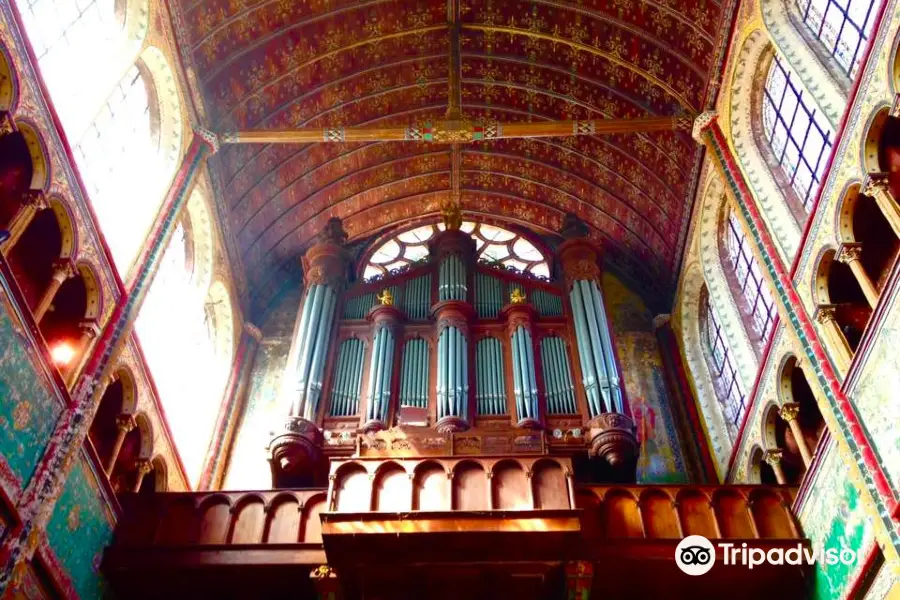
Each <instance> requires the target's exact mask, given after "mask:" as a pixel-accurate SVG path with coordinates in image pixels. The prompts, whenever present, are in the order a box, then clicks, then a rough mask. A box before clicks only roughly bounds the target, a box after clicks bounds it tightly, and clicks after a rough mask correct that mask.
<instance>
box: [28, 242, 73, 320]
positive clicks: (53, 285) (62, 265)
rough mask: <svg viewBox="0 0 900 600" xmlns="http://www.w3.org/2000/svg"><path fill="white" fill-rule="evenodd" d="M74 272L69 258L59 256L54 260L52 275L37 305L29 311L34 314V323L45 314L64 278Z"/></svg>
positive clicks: (66, 278)
mask: <svg viewBox="0 0 900 600" xmlns="http://www.w3.org/2000/svg"><path fill="white" fill-rule="evenodd" d="M75 273H77V270H76V269H75V263H74V262H72V259H71V258H59V259H57V260H56V261H54V263H53V276H52V277H51V278H50V283H49V284H48V285H47V289H46V290H44V295H43V296H41V301H40V302H38V305H37V307H36V308H35V309H34V311H33V312H32V313H31V314H32V315H33V316H34V322H35V323H37V324H38V325H40V323H41V320H43V318H44V315H45V314H47V309H49V308H50V305H51V304H52V303H53V299H54V298H55V297H56V292H58V291H59V288H61V287H62V284H63V283H65V282H66V280H68V279H71V278H72V277H75Z"/></svg>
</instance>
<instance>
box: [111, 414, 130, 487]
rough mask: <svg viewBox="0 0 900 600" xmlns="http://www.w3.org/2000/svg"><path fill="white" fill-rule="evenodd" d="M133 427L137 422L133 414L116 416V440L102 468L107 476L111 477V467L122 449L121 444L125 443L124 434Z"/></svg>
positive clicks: (112, 467)
mask: <svg viewBox="0 0 900 600" xmlns="http://www.w3.org/2000/svg"><path fill="white" fill-rule="evenodd" d="M135 427H137V422H136V421H135V420H134V415H125V414H122V415H119V416H118V417H116V430H117V432H116V441H115V443H114V444H113V447H112V451H111V452H110V453H109V459H108V460H107V461H106V466H105V467H104V470H105V471H106V476H107V477H112V473H113V469H114V468H115V466H116V460H118V458H119V452H121V451H122V444H124V443H125V436H126V435H128V434H129V433H130V432H131V431H132V430H133V429H134V428H135Z"/></svg>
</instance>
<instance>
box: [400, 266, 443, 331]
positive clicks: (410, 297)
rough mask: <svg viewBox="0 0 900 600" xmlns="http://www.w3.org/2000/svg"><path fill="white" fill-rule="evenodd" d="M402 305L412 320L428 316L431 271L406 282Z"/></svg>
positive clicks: (419, 319)
mask: <svg viewBox="0 0 900 600" xmlns="http://www.w3.org/2000/svg"><path fill="white" fill-rule="evenodd" d="M439 275H440V273H439ZM402 306H403V311H404V312H405V313H406V316H407V317H409V318H410V319H412V320H414V321H421V320H423V319H427V318H428V312H429V310H430V309H431V273H427V274H425V275H422V276H420V277H416V278H415V279H411V280H409V282H407V284H406V289H405V290H404V292H403V301H402Z"/></svg>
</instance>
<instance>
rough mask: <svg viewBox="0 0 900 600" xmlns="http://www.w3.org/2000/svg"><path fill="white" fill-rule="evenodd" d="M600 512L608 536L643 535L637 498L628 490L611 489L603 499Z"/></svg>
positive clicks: (628, 536)
mask: <svg viewBox="0 0 900 600" xmlns="http://www.w3.org/2000/svg"><path fill="white" fill-rule="evenodd" d="M601 514H602V515H603V529H604V531H605V532H606V537H608V538H641V537H644V532H643V528H642V527H641V514H640V511H639V510H638V505H637V500H635V498H634V496H632V495H631V494H630V493H628V492H624V491H617V490H613V491H610V492H608V493H607V494H606V497H605V498H604V499H603V505H602V510H601Z"/></svg>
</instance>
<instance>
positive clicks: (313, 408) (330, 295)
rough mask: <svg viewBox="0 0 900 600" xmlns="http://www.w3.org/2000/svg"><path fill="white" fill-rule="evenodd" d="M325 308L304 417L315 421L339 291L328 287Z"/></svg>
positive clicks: (319, 329) (317, 336) (314, 355)
mask: <svg viewBox="0 0 900 600" xmlns="http://www.w3.org/2000/svg"><path fill="white" fill-rule="evenodd" d="M326 290H327V291H326V292H325V293H326V297H325V308H324V309H323V311H322V319H321V321H320V322H319V327H318V331H317V332H316V345H315V350H314V352H313V358H312V362H311V364H310V371H309V385H308V391H307V395H308V398H309V400H308V401H307V403H306V413H305V416H304V418H306V419H307V420H309V421H314V420H315V418H316V414H317V413H318V407H319V399H320V398H321V397H322V383H323V379H324V374H325V361H326V360H327V359H328V342H329V341H330V337H331V325H332V323H333V317H334V308H335V305H336V304H337V293H336V292H335V291H334V290H332V289H331V288H326Z"/></svg>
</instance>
